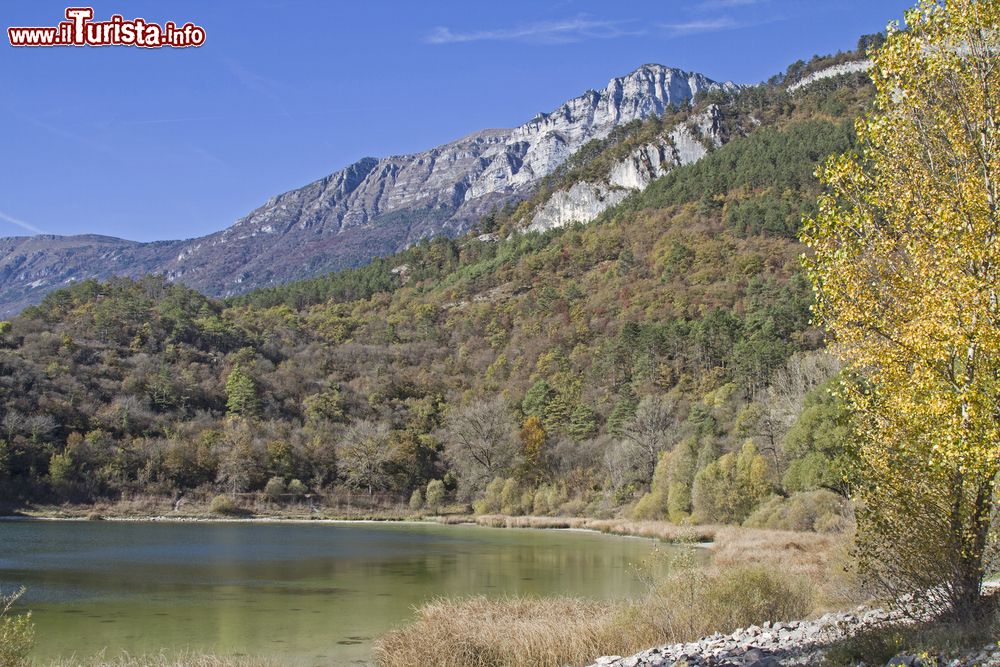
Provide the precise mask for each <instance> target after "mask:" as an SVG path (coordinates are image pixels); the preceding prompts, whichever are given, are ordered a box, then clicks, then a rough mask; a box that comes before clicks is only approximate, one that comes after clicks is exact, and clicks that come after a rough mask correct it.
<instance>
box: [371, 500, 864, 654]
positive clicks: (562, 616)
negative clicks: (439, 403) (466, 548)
mask: <svg viewBox="0 0 1000 667" xmlns="http://www.w3.org/2000/svg"><path fill="white" fill-rule="evenodd" d="M476 523H479V524H481V525H489V526H501V527H522V528H579V529H592V530H601V531H603V532H608V533H614V534H622V535H639V536H643V537H654V538H658V539H664V540H669V541H674V542H678V541H688V542H706V541H711V545H709V546H708V548H709V551H710V553H711V554H712V558H711V561H710V563H709V564H708V565H706V566H695V565H694V563H695V562H696V561H697V559H695V558H692V557H690V555H689V556H683V555H682V556H680V557H678V556H670V555H667V554H668V552H667V551H659V552H654V555H653V556H652V557H651V559H650V562H648V563H645V564H643V565H642V566H640V567H639V568H638V569H637V574H638V575H639V576H641V577H642V578H643V581H644V582H645V583H646V584H647V592H646V594H645V595H644V596H642V597H640V598H638V599H634V600H624V601H615V602H602V603H595V602H588V601H581V600H577V599H574V598H541V599H538V598H524V597H508V598H501V599H487V598H484V597H480V596H477V597H471V598H459V599H446V598H442V599H438V600H434V601H432V602H430V603H428V604H426V605H424V606H422V607H420V608H419V609H418V610H417V611H416V613H415V617H414V619H413V621H412V622H411V623H410V624H409V625H406V626H403V627H401V628H399V629H397V630H395V631H393V632H391V633H389V634H387V635H385V636H384V637H382V638H381V639H380V640H379V642H378V643H377V644H376V647H375V656H376V659H377V661H378V664H379V665H381V667H402V665H410V664H433V665H442V666H445V667H450V666H455V667H458V666H459V665H471V666H475V667H506V666H514V665H526V666H531V665H538V666H542V665H563V664H587V663H588V662H589V661H591V660H593V659H594V658H595V657H597V656H598V655H602V654H618V655H628V654H630V653H634V652H637V651H639V650H642V649H644V648H648V647H649V646H652V645H654V644H661V643H668V642H678V641H690V640H694V639H697V638H700V637H703V636H705V635H709V634H712V633H714V632H717V631H718V632H727V631H732V630H734V629H736V628H738V627H744V626H748V625H752V624H760V623H763V622H764V621H768V620H770V621H778V620H795V619H800V618H803V617H806V616H809V615H811V614H814V613H819V612H821V611H826V610H829V609H833V608H840V607H846V606H851V605H853V604H856V603H857V602H859V601H860V596H859V594H858V592H857V586H856V584H855V582H854V581H853V578H852V577H851V575H850V574H849V573H848V572H846V571H845V568H844V563H846V562H847V559H846V551H847V544H848V540H847V538H846V537H845V536H834V535H817V534H813V533H791V532H785V531H772V530H754V529H746V528H736V527H718V526H715V527H712V526H708V527H698V528H687V527H678V526H673V525H671V524H666V523H662V522H653V521H649V522H635V521H614V520H600V521H599V520H592V519H549V518H538V517H499V516H484V517H478V518H477V519H476ZM663 559H669V560H670V562H669V563H664V562H662V561H663Z"/></svg>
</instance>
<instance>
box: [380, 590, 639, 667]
mask: <svg viewBox="0 0 1000 667" xmlns="http://www.w3.org/2000/svg"><path fill="white" fill-rule="evenodd" d="M621 612H622V610H621V607H620V605H615V604H608V603H597V602H592V601H587V600H580V599H575V598H540V599H533V598H520V597H508V598H501V599H495V600H494V599H489V598H486V597H483V596H476V597H471V598H465V599H458V600H451V599H444V598H442V599H438V600H434V601H432V602H429V603H428V604H425V605H423V606H422V607H420V609H419V610H418V611H417V618H416V620H415V622H414V623H412V624H411V625H408V626H405V627H403V628H400V629H398V630H395V631H393V632H390V633H389V634H387V635H385V636H384V637H382V638H381V639H380V640H379V641H378V642H377V643H376V644H375V659H376V661H377V662H378V664H379V665H381V666H382V667H403V666H404V665H405V666H406V667H409V666H410V665H434V666H435V667H522V666H524V667H527V666H530V665H567V664H577V665H578V664H584V663H586V662H589V661H590V660H591V659H592V658H593V657H594V656H596V655H599V654H602V653H609V652H610V653H617V654H624V653H628V652H633V651H638V650H640V649H641V648H642V646H643V641H648V640H649V639H650V638H648V637H643V638H641V639H639V638H637V637H635V636H632V635H631V634H622V633H621V632H620V631H619V626H620V623H619V622H618V621H619V619H620V618H621Z"/></svg>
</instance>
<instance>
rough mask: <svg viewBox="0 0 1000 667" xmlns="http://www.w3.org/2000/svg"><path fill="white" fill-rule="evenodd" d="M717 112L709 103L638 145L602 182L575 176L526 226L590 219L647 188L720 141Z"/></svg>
mask: <svg viewBox="0 0 1000 667" xmlns="http://www.w3.org/2000/svg"><path fill="white" fill-rule="evenodd" d="M719 113H720V112H719V108H718V107H717V106H715V105H711V106H709V107H708V109H706V110H705V112H704V113H701V114H699V115H698V116H696V117H695V118H693V119H692V120H691V121H689V122H686V123H681V124H680V125H677V126H676V127H674V128H673V129H672V130H671V131H670V132H668V133H666V134H665V135H663V136H662V137H660V138H659V139H658V140H656V141H654V142H651V143H648V144H644V145H642V146H639V147H638V148H636V149H634V150H633V151H632V152H631V153H630V154H629V155H628V156H627V157H626V158H625V159H624V160H622V161H620V162H617V163H616V164H614V165H613V166H612V167H611V169H610V170H609V171H608V173H607V175H606V176H605V179H604V180H603V181H600V182H596V183H591V182H588V181H578V182H576V183H574V184H573V185H572V186H570V187H569V188H568V189H566V190H559V191H557V192H555V193H553V194H552V195H551V196H550V197H549V199H548V200H547V201H546V202H545V203H544V204H542V206H541V207H539V209H538V210H537V211H536V212H535V214H534V216H533V217H532V219H531V222H530V224H528V226H527V228H528V229H529V230H533V231H543V230H546V229H552V228H555V227H563V226H565V225H568V224H572V223H576V222H580V223H587V222H590V221H592V220H594V219H595V218H596V217H597V216H598V215H600V214H601V213H603V212H604V211H606V210H607V209H609V208H611V207H612V206H615V205H617V204H619V203H620V202H621V201H622V200H623V199H625V197H627V196H628V195H629V194H631V193H632V192H635V191H641V190H645V189H646V187H647V186H648V185H649V184H650V183H651V182H652V181H653V180H655V179H657V178H660V177H661V176H664V175H666V174H667V172H669V171H670V170H671V169H673V168H674V167H677V166H680V165H684V164H690V163H692V162H697V161H698V160H700V159H701V158H702V157H704V156H705V155H707V154H708V151H709V147H718V146H721V145H722V143H723V136H722V133H721V131H720V122H719V121H720V118H719Z"/></svg>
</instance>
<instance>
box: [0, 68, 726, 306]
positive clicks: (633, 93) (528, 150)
mask: <svg viewBox="0 0 1000 667" xmlns="http://www.w3.org/2000/svg"><path fill="white" fill-rule="evenodd" d="M735 88H736V86H735V85H734V84H732V83H717V82H714V81H712V80H710V79H708V78H707V77H705V76H703V75H701V74H696V73H690V72H684V71H681V70H678V69H673V68H668V67H664V66H662V65H643V66H642V67H640V68H638V69H636V70H635V71H633V72H631V73H630V74H628V75H626V76H623V77H618V78H615V79H612V80H611V81H610V82H609V83H608V85H607V86H606V87H605V88H604V89H602V90H599V91H595V90H591V91H587V92H586V93H584V94H583V95H580V96H579V97H575V98H573V99H571V100H569V101H568V102H566V103H564V104H563V105H561V106H560V107H559V108H557V109H556V110H554V111H552V112H551V113H546V114H539V115H537V116H536V117H535V118H533V119H532V120H530V121H528V122H527V123H524V124H523V125H520V126H518V127H516V128H513V129H499V130H483V131H480V132H477V133H475V134H471V135H469V136H466V137H463V138H461V139H458V140H456V141H453V142H451V143H448V144H444V145H443V146H438V147H436V148H433V149H431V150H428V151H424V152H422V153H416V154H413V155H397V156H392V157H387V158H382V159H377V158H364V159H361V160H359V161H357V162H355V163H354V164H352V165H350V166H349V167H347V168H345V169H342V170H340V171H338V172H336V173H333V174H331V175H329V176H326V177H325V178H322V179H320V180H318V181H315V182H313V183H310V184H308V185H306V186H305V187H302V188H299V189H297V190H292V191H290V192H286V193H284V194H282V195H278V196H276V197H273V198H271V199H270V200H268V201H267V202H266V203H265V204H264V205H263V206H261V207H260V208H258V209H256V210H254V211H252V212H251V213H250V214H248V215H247V216H245V217H244V218H241V219H240V220H238V221H237V222H236V223H235V224H234V225H232V226H231V227H229V228H227V229H225V230H222V231H220V232H216V233H214V234H209V235H207V236H204V237H201V238H196V239H189V240H183V241H159V242H154V243H136V242H132V241H126V240H122V239H113V238H109V237H99V236H92V235H86V236H74V237H55V236H35V237H17V238H8V239H0V316H3V315H9V314H11V313H15V312H17V311H19V310H21V309H22V308H24V307H25V306H26V305H29V304H31V303H35V302H37V301H39V300H40V299H41V298H42V296H44V294H46V293H47V292H49V291H51V290H53V289H57V288H59V287H64V286H65V285H67V284H70V283H72V282H74V281H79V280H84V279H87V278H98V279H106V278H109V277H111V276H114V275H123V276H129V277H137V276H141V275H144V274H147V273H161V274H164V275H166V276H167V277H168V278H169V279H170V280H174V281H181V282H183V283H185V284H187V285H188V286H190V287H193V288H195V289H198V290H201V291H203V292H205V293H207V294H211V295H214V296H229V295H233V294H238V293H242V292H246V291H249V290H251V289H254V288H257V287H263V286H268V285H275V284H280V283H284V282H288V281H292V280H297V279H301V278H305V277H310V276H314V275H319V274H322V273H325V272H329V271H332V270H336V269H341V268H347V267H353V266H359V265H361V264H364V263H366V262H367V261H369V260H371V259H372V258H374V257H377V256H380V255H385V254H389V253H392V252H395V251H397V250H400V249H402V248H404V247H406V246H408V245H410V244H412V243H414V242H416V241H418V240H419V239H421V238H424V237H428V236H434V235H437V234H442V233H443V234H449V235H455V234H458V233H460V232H462V231H464V230H465V229H467V228H468V227H469V226H470V225H471V224H472V223H473V222H475V221H476V220H478V218H479V217H480V216H481V215H482V214H483V213H484V212H485V211H487V210H488V209H489V208H491V207H492V206H494V205H496V204H498V203H502V202H505V201H509V200H512V199H518V198H522V197H525V196H527V194H528V193H529V192H530V191H531V189H532V188H533V187H534V186H535V184H536V183H537V182H538V180H539V179H540V178H542V177H544V176H546V175H547V174H549V173H551V172H552V171H553V170H554V169H555V168H556V167H558V166H559V165H561V164H562V163H563V162H564V161H565V160H566V159H567V158H568V157H569V156H570V155H572V154H573V153H574V152H575V151H576V150H578V149H579V148H580V147H581V146H583V145H584V144H585V143H587V142H588V141H590V140H592V139H601V138H604V137H606V136H607V135H608V134H609V133H610V132H611V130H612V129H613V128H614V127H616V126H617V125H620V124H624V123H628V122H630V121H633V120H637V119H643V118H648V117H650V116H653V115H660V114H663V113H664V111H665V110H666V109H668V108H670V107H671V106H673V105H680V104H683V103H685V102H686V101H688V100H690V99H691V98H693V97H694V96H695V95H696V94H697V93H699V92H702V91H709V90H719V89H723V90H733V89H735ZM675 135H676V136H675ZM703 139H704V137H699V136H695V135H691V136H690V137H689V136H686V135H684V131H683V130H682V129H681V128H678V129H677V130H676V131H675V133H673V134H671V137H670V139H669V141H665V142H664V143H662V144H660V145H651V146H646V147H644V148H643V150H642V151H639V153H637V154H636V155H635V156H633V157H634V159H632V161H631V163H628V161H626V163H623V164H621V165H619V167H618V168H616V171H615V172H614V173H613V174H612V175H611V176H610V178H609V182H608V184H607V187H608V188H610V189H609V190H607V191H606V192H599V191H598V190H592V192H591V194H592V195H593V198H594V201H592V202H590V203H589V204H588V203H587V197H588V196H589V195H588V194H587V193H585V192H582V191H581V192H577V193H575V194H571V195H569V197H570V201H572V202H577V203H572V204H571V203H569V202H567V203H566V204H565V206H564V208H565V209H566V211H567V213H565V214H561V215H563V218H565V219H570V218H572V219H583V218H586V215H585V212H586V211H594V210H598V209H600V208H601V206H602V205H604V204H605V203H606V202H608V201H613V200H614V199H615V197H617V196H619V195H618V190H623V191H624V190H627V189H630V188H631V189H635V188H636V187H638V186H640V184H642V183H644V182H647V183H648V180H649V179H650V178H655V177H656V176H657V175H659V174H661V173H662V172H663V170H664V169H666V168H669V166H670V165H672V164H683V163H684V161H685V160H688V161H690V160H691V159H696V156H698V155H699V151H703V150H704V146H703V145H701V143H702V141H703ZM602 187H603V186H602ZM584 189H586V188H584ZM574 206H575V207H577V208H579V209H580V211H582V212H581V213H569V212H568V211H569V209H570V208H572V207H574ZM605 207H606V206H605ZM601 210H603V209H601ZM566 216H569V218H566ZM574 216H575V217H574ZM563 218H559V217H558V216H557V217H556V219H557V220H558V219H563ZM592 218H593V216H590V218H589V219H592ZM539 224H540V225H542V224H549V225H550V226H551V224H557V223H543V222H539ZM563 224H564V223H563Z"/></svg>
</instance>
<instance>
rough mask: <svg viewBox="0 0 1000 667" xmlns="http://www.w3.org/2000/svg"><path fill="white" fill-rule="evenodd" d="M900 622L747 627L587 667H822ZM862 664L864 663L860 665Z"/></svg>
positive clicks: (996, 661) (883, 617) (840, 619)
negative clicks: (849, 642) (839, 647)
mask: <svg viewBox="0 0 1000 667" xmlns="http://www.w3.org/2000/svg"><path fill="white" fill-rule="evenodd" d="M900 622H903V620H902V618H901V616H899V615H898V614H894V613H892V612H887V611H884V610H881V609H864V608H860V609H857V610H855V611H853V612H843V613H829V614H825V615H823V616H821V617H819V618H817V619H814V620H810V621H793V622H790V623H770V622H767V623H764V624H763V625H762V626H756V625H752V626H750V627H748V628H742V629H740V630H737V631H736V632H733V633H732V634H728V635H723V634H720V633H716V634H714V635H711V636H709V637H704V638H702V639H700V640H698V641H695V642H689V643H682V644H667V645H664V646H657V647H654V648H651V649H647V650H645V651H642V652H641V653H636V654H635V655H632V656H627V657H622V656H617V655H614V656H602V657H600V658H598V659H597V661H596V662H595V663H594V664H593V665H591V667H785V666H800V665H822V664H823V663H824V655H825V653H826V651H827V650H828V649H830V648H831V647H833V646H834V645H836V644H837V643H839V642H842V641H844V640H846V639H849V638H850V637H852V636H854V635H856V634H858V633H860V632H862V631H865V630H872V629H876V628H878V627H883V626H887V625H893V624H898V623H900ZM861 664H864V663H861ZM887 665H889V666H906V667H930V666H932V665H933V666H947V667H973V666H975V667H1000V647H998V645H997V644H992V645H991V646H989V647H985V648H983V649H981V650H974V651H968V652H966V653H965V654H963V655H959V656H949V657H948V658H941V657H938V656H931V657H928V656H913V655H899V656H896V657H894V658H893V659H892V660H890V661H889V662H888V663H887Z"/></svg>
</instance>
